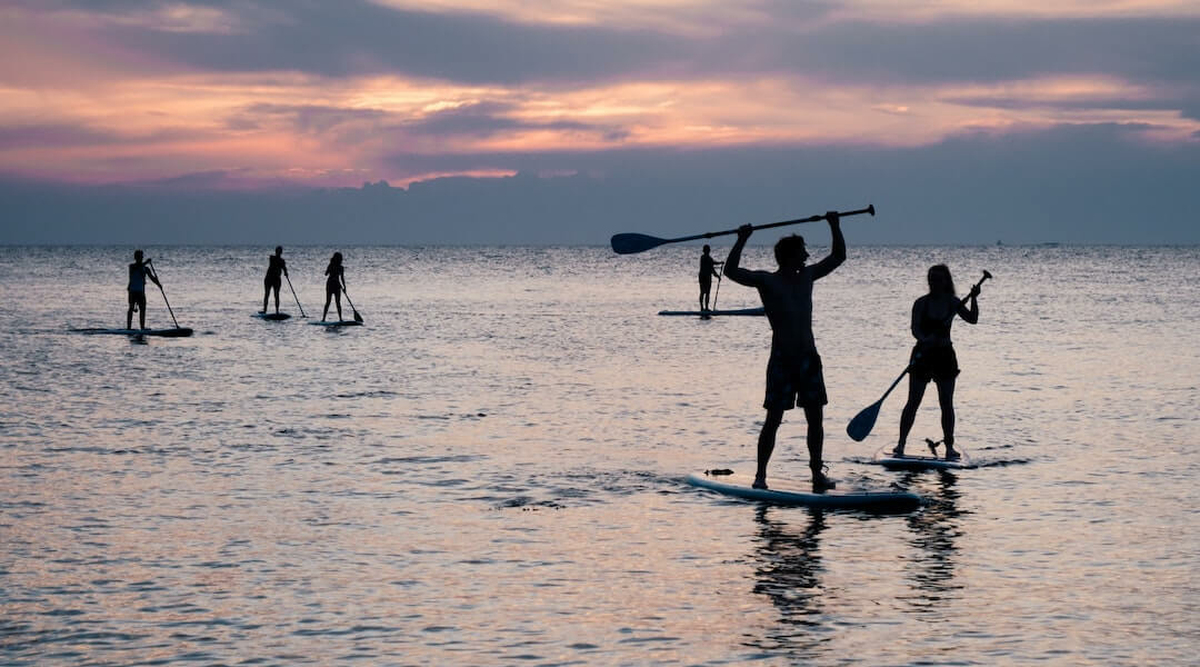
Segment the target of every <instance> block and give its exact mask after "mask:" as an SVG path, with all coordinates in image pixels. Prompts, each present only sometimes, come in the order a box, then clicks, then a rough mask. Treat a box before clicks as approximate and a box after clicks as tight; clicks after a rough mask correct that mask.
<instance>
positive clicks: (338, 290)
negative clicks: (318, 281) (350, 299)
mask: <svg viewBox="0 0 1200 667" xmlns="http://www.w3.org/2000/svg"><path fill="white" fill-rule="evenodd" d="M325 275H326V276H327V277H326V278H325V310H324V311H322V312H321V321H322V322H324V321H325V316H326V315H328V314H329V301H330V299H335V300H336V301H337V314H338V321H339V322H341V321H342V290H344V289H346V273H345V270H344V269H343V268H342V253H340V252H335V253H333V257H331V258H330V259H329V266H327V267H325Z"/></svg>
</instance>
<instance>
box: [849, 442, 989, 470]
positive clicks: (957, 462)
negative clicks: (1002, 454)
mask: <svg viewBox="0 0 1200 667" xmlns="http://www.w3.org/2000/svg"><path fill="white" fill-rule="evenodd" d="M915 447H917V445H912V446H909V447H905V450H906V452H905V454H904V456H893V455H892V447H891V446H888V447H884V448H883V449H881V450H879V451H878V452H876V453H875V458H873V459H872V461H873V462H875V463H877V464H879V465H881V466H883V467H885V468H888V469H890V470H962V469H963V468H970V467H971V457H970V456H968V455H967V452H966V451H965V450H963V449H962V448H961V447H958V452H959V454H961V455H962V456H961V457H960V458H957V459H951V460H946V459H944V458H941V457H938V456H933V455H932V453H926V454H917V455H913V454H909V453H908V452H909V451H913V450H914V448H915ZM920 447H921V448H922V449H924V448H925V445H920ZM916 451H920V450H916ZM925 451H926V452H928V449H926V450H925Z"/></svg>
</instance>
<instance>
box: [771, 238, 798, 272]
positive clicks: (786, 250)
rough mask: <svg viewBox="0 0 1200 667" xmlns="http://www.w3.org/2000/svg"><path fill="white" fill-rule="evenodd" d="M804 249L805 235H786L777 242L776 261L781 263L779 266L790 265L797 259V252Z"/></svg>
mask: <svg viewBox="0 0 1200 667" xmlns="http://www.w3.org/2000/svg"><path fill="white" fill-rule="evenodd" d="M803 249H804V237H803V236H800V235H799V234H792V235H791V236H785V237H783V238H781V239H779V242H778V243H776V244H775V261H776V262H778V263H779V266H790V265H791V264H792V263H793V262H794V261H795V257H796V254H797V252H798V251H800V250H803Z"/></svg>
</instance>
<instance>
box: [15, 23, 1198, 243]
mask: <svg viewBox="0 0 1200 667" xmlns="http://www.w3.org/2000/svg"><path fill="white" fill-rule="evenodd" d="M1197 183H1200V3H1197V2H1195V1H1194V0H1191V1H1188V2H1182V1H1175V0H1062V1H1054V0H1038V1H1036V2H1035V1H1032V0H848V1H846V2H809V1H806V0H750V1H747V2H736V1H733V2H731V1H730V0H603V1H599V0H559V1H556V2H529V1H528V0H426V1H423V2H421V1H417V0H338V1H337V2H323V1H318V0H289V1H286V2H284V1H272V2H267V1H262V0H204V1H191V0H178V1H160V0H74V1H73V0H0V243H171V242H188V243H264V244H268V245H274V244H275V243H285V244H286V243H318V244H320V243H371V242H379V243H421V244H424V243H489V244H490V243H513V244H519V243H596V244H602V243H606V242H607V239H608V237H609V236H610V235H611V234H613V233H616V232H624V231H638V232H643V233H649V234H654V235H660V236H674V235H683V234H692V233H698V232H704V231H710V230H717V229H727V228H730V227H736V226H737V225H740V224H743V223H747V222H749V223H767V222H772V221H775V220H781V219H789V218H797V217H803V216H807V215H812V214H814V213H820V212H823V211H826V210H829V209H840V210H847V209H855V208H861V207H864V206H866V205H867V204H868V203H872V204H874V205H875V206H876V208H877V209H878V211H879V215H878V216H877V217H876V218H874V219H869V220H867V219H863V220H856V221H855V222H854V223H848V224H847V226H846V229H847V235H848V239H849V240H850V241H851V242H861V243H926V244H928V243H934V244H936V243H947V244H949V243H995V242H996V241H1004V242H1009V243H1038V242H1066V243H1156V244H1158V243H1185V244H1195V243H1200V225H1197V224H1195V223H1196V218H1197V215H1198V214H1200V203H1198V201H1197V200H1198V196H1197V194H1196V193H1197V192H1198V191H1200V187H1197V185H1196V184H1197Z"/></svg>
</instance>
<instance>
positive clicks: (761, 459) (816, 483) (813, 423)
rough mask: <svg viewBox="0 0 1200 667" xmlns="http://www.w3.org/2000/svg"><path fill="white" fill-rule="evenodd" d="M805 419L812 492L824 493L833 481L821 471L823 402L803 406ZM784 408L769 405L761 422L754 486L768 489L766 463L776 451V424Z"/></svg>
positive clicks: (778, 422) (822, 464) (823, 435)
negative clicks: (764, 419)
mask: <svg viewBox="0 0 1200 667" xmlns="http://www.w3.org/2000/svg"><path fill="white" fill-rule="evenodd" d="M802 408H803V410H804V419H805V421H806V422H808V433H807V443H808V467H809V469H810V470H812V483H813V493H823V492H824V491H826V490H828V489H832V488H834V486H836V485H835V484H834V482H833V480H831V479H829V478H828V477H826V476H825V473H824V472H822V468H823V467H824V461H823V460H822V458H821V454H822V450H823V449H824V444H825V426H824V421H823V420H824V418H825V408H824V406H822V405H806V406H802ZM783 413H784V409H783V408H768V409H767V419H766V421H764V422H763V427H762V431H760V432H759V434H758V469H757V470H756V471H755V473H754V488H756V489H765V488H767V463H768V462H770V460H771V454H773V453H774V452H775V435H776V433H778V431H779V425H780V424H782V423H783Z"/></svg>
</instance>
